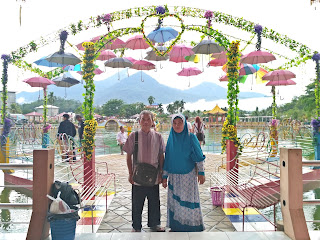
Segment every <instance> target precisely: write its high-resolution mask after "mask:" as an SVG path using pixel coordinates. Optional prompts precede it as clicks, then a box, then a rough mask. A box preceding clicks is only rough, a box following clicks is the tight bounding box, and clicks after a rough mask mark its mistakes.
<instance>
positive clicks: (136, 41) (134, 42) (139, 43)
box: [125, 35, 150, 50]
mask: <svg viewBox="0 0 320 240" xmlns="http://www.w3.org/2000/svg"><path fill="white" fill-rule="evenodd" d="M125 47H126V48H130V49H133V50H135V49H147V48H149V47H150V45H149V44H148V43H147V42H146V40H145V39H144V38H143V35H136V36H134V37H132V38H129V39H128V40H127V41H126V43H125Z"/></svg>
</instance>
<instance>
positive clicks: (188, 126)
mask: <svg viewBox="0 0 320 240" xmlns="http://www.w3.org/2000/svg"><path fill="white" fill-rule="evenodd" d="M185 118H186V121H187V128H188V132H189V133H192V132H193V131H192V125H191V123H190V122H188V118H189V117H188V116H185Z"/></svg>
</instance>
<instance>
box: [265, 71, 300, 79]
mask: <svg viewBox="0 0 320 240" xmlns="http://www.w3.org/2000/svg"><path fill="white" fill-rule="evenodd" d="M295 77H296V75H295V74H294V73H293V72H290V71H288V70H275V71H272V72H268V73H267V74H265V75H264V76H263V77H262V80H271V81H274V80H288V79H291V78H295Z"/></svg>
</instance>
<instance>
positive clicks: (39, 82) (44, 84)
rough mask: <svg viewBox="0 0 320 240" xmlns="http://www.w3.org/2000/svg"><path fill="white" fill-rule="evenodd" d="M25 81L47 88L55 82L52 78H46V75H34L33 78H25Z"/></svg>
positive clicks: (33, 85) (31, 84)
mask: <svg viewBox="0 0 320 240" xmlns="http://www.w3.org/2000/svg"><path fill="white" fill-rule="evenodd" d="M23 81H24V82H25V83H28V84H29V85H30V86H31V87H42V88H46V87H47V86H48V85H51V84H55V83H54V82H53V81H51V80H50V79H48V78H44V77H32V78H28V79H25V80H23Z"/></svg>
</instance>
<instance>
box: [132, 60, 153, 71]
mask: <svg viewBox="0 0 320 240" xmlns="http://www.w3.org/2000/svg"><path fill="white" fill-rule="evenodd" d="M131 68H133V69H136V70H151V69H155V68H156V67H155V65H154V64H153V63H151V62H148V61H145V60H138V61H135V62H134V63H133V65H132V67H131Z"/></svg>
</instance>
